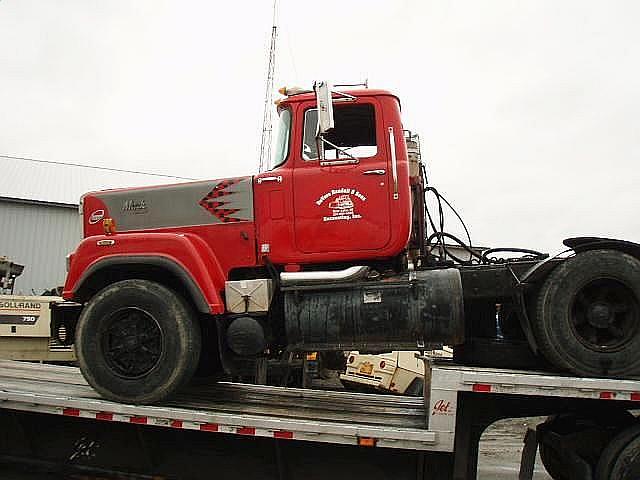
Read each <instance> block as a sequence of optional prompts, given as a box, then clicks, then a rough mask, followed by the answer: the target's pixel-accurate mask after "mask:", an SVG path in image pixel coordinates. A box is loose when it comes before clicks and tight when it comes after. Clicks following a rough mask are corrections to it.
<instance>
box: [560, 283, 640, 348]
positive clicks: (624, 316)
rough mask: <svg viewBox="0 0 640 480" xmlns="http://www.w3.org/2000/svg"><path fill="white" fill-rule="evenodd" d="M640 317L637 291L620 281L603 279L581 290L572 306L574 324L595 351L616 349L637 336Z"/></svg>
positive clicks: (578, 332)
mask: <svg viewBox="0 0 640 480" xmlns="http://www.w3.org/2000/svg"><path fill="white" fill-rule="evenodd" d="M639 316H640V305H639V304H638V300H637V299H636V296H635V294H634V292H633V291H632V290H631V289H630V288H629V287H627V286H626V285H625V284H623V283H621V282H619V281H618V280H614V279H610V278H603V279H598V280H594V281H592V282H589V283H587V284H586V285H585V286H583V287H582V288H581V289H580V290H579V291H578V293H577V295H576V296H575V299H574V302H573V305H572V307H571V327H572V329H573V332H574V334H575V335H576V338H578V340H579V341H580V342H581V343H582V344H584V345H585V346H586V347H588V348H590V349H591V350H596V351H615V350H619V349H621V348H623V347H624V346H625V345H626V344H628V343H629V342H630V341H631V340H632V339H633V338H634V337H635V335H636V333H637V331H638V323H639V322H638V318H639Z"/></svg>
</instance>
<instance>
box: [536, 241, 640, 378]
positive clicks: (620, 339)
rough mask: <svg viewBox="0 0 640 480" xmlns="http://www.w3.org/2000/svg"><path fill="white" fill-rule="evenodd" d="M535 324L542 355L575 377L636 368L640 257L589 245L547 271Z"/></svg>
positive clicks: (614, 373)
mask: <svg viewBox="0 0 640 480" xmlns="http://www.w3.org/2000/svg"><path fill="white" fill-rule="evenodd" d="M536 310H537V311H536V316H535V321H534V322H533V329H534V333H535V337H536V340H537V343H538V346H539V349H540V351H541V353H542V354H543V356H544V357H545V358H546V359H547V360H549V361H550V362H551V363H553V364H554V365H556V366H557V367H559V368H560V369H562V370H569V371H571V372H573V373H575V374H577V375H579V376H609V377H624V376H629V375H633V374H637V373H638V372H640V356H638V355H637V352H638V351H639V350H640V261H639V260H638V259H636V258H635V257H632V256H631V255H628V254H626V253H622V252H617V251H613V250H591V251H587V252H582V253H579V254H577V255H576V256H575V257H572V258H569V259H567V260H566V261H564V262H563V263H562V264H561V265H559V266H558V267H557V268H556V269H555V270H553V271H552V272H551V274H550V275H549V277H548V278H547V279H546V281H545V282H544V284H543V285H542V288H541V290H540V293H539V295H538V301H537V309H536Z"/></svg>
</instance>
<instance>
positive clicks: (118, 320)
mask: <svg viewBox="0 0 640 480" xmlns="http://www.w3.org/2000/svg"><path fill="white" fill-rule="evenodd" d="M101 344H102V353H103V355H104V358H105V360H106V363H107V365H108V366H109V368H110V369H111V370H112V371H113V372H114V373H115V374H116V375H118V376H120V377H125V378H140V377H142V376H144V375H146V374H147V373H149V372H150V371H151V370H153V368H154V367H155V366H156V365H157V364H158V362H159V361H160V357H161V356H162V346H163V334H162V330H161V328H160V325H159V324H158V322H157V321H156V320H155V319H154V318H153V316H151V315H150V314H149V313H148V312H145V311H144V310H141V309H139V308H136V307H128V308H123V309H120V310H117V311H116V312H114V313H113V314H111V315H110V316H109V318H108V319H107V321H106V322H105V329H104V330H103V332H102V338H101Z"/></svg>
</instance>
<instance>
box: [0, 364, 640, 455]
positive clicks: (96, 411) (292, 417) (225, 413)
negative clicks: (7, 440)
mask: <svg viewBox="0 0 640 480" xmlns="http://www.w3.org/2000/svg"><path fill="white" fill-rule="evenodd" d="M459 394H463V395H462V397H464V398H465V399H469V398H478V399H480V398H487V397H490V398H492V399H493V400H497V399H499V398H513V397H514V396H515V397H516V398H518V397H521V399H523V400H524V399H525V398H527V399H531V398H532V397H533V398H534V399H535V398H540V397H547V398H549V397H551V398H550V399H552V398H558V399H562V400H564V401H566V400H567V399H582V400H585V401H601V400H608V401H614V402H622V403H624V404H625V405H627V404H628V406H629V407H631V406H636V405H640V403H638V402H640V381H637V380H611V379H593V378H576V377H570V376H561V375H550V374H548V373H540V372H529V371H515V370H500V369H487V368H473V367H461V366H455V365H438V364H435V365H434V366H433V367H432V368H431V388H430V389H429V390H428V395H427V399H426V400H425V399H423V398H421V397H406V396H396V395H393V396H392V395H379V394H362V393H350V392H334V391H321V390H308V389H297V388H285V387H271V386H264V385H248V384H234V383H225V382H220V383H215V384H207V385H194V386H191V387H190V388H188V389H185V390H184V391H183V393H182V394H181V395H179V396H177V397H175V398H174V399H173V400H172V401H170V402H165V403H163V404H161V405H128V404H119V403H114V402H111V401H108V400H104V399H102V398H100V397H99V395H98V394H97V393H96V392H95V391H94V390H93V389H92V388H91V387H89V386H88V385H87V383H86V382H85V380H84V378H83V377H82V375H81V374H80V372H79V370H78V369H77V368H75V367H69V366H57V365H43V364H36V363H23V362H16V361H0V406H1V407H2V408H5V409H11V410H19V411H28V412H37V413H47V414H54V415H63V416H68V417H81V418H88V419H95V420H99V421H110V422H124V423H132V424H138V425H151V426H158V427H166V428H174V429H189V430H199V431H204V432H217V433H226V434H233V435H249V436H260V437H271V438H278V439H289V440H306V441H313V442H325V443H336V444H348V445H349V444H350V445H366V446H378V447H388V448H401V449H412V450H426V451H440V452H453V451H454V447H455V432H456V422H457V421H459V419H458V418H457V417H458V416H459V415H458V413H459V412H458V411H459V410H460V405H459V404H460V400H462V397H461V396H460V395H459ZM465 401H466V402H467V403H468V402H469V400H465ZM427 404H428V408H425V405H427ZM523 405H524V404H523ZM536 410H537V409H536ZM538 413H539V412H537V411H535V412H534V411H531V410H530V409H527V408H526V407H524V406H523V411H522V414H521V415H522V416H525V415H530V414H538ZM505 416H506V415H505ZM515 416H518V415H515Z"/></svg>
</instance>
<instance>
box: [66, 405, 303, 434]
mask: <svg viewBox="0 0 640 480" xmlns="http://www.w3.org/2000/svg"><path fill="white" fill-rule="evenodd" d="M58 410H59V412H57V413H60V414H62V415H65V416H67V417H81V418H89V419H95V420H102V421H108V422H124V423H133V424H138V425H156V426H162V427H171V428H184V429H188V430H200V431H201V432H219V433H231V434H235V435H249V436H261V437H272V438H279V439H285V440H293V439H294V432H293V431H291V430H268V429H258V428H256V427H251V426H234V425H222V424H218V423H201V422H191V421H186V420H177V419H171V418H160V417H152V416H141V415H122V414H117V413H112V412H94V411H91V410H81V409H79V408H70V407H60V408H58Z"/></svg>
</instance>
